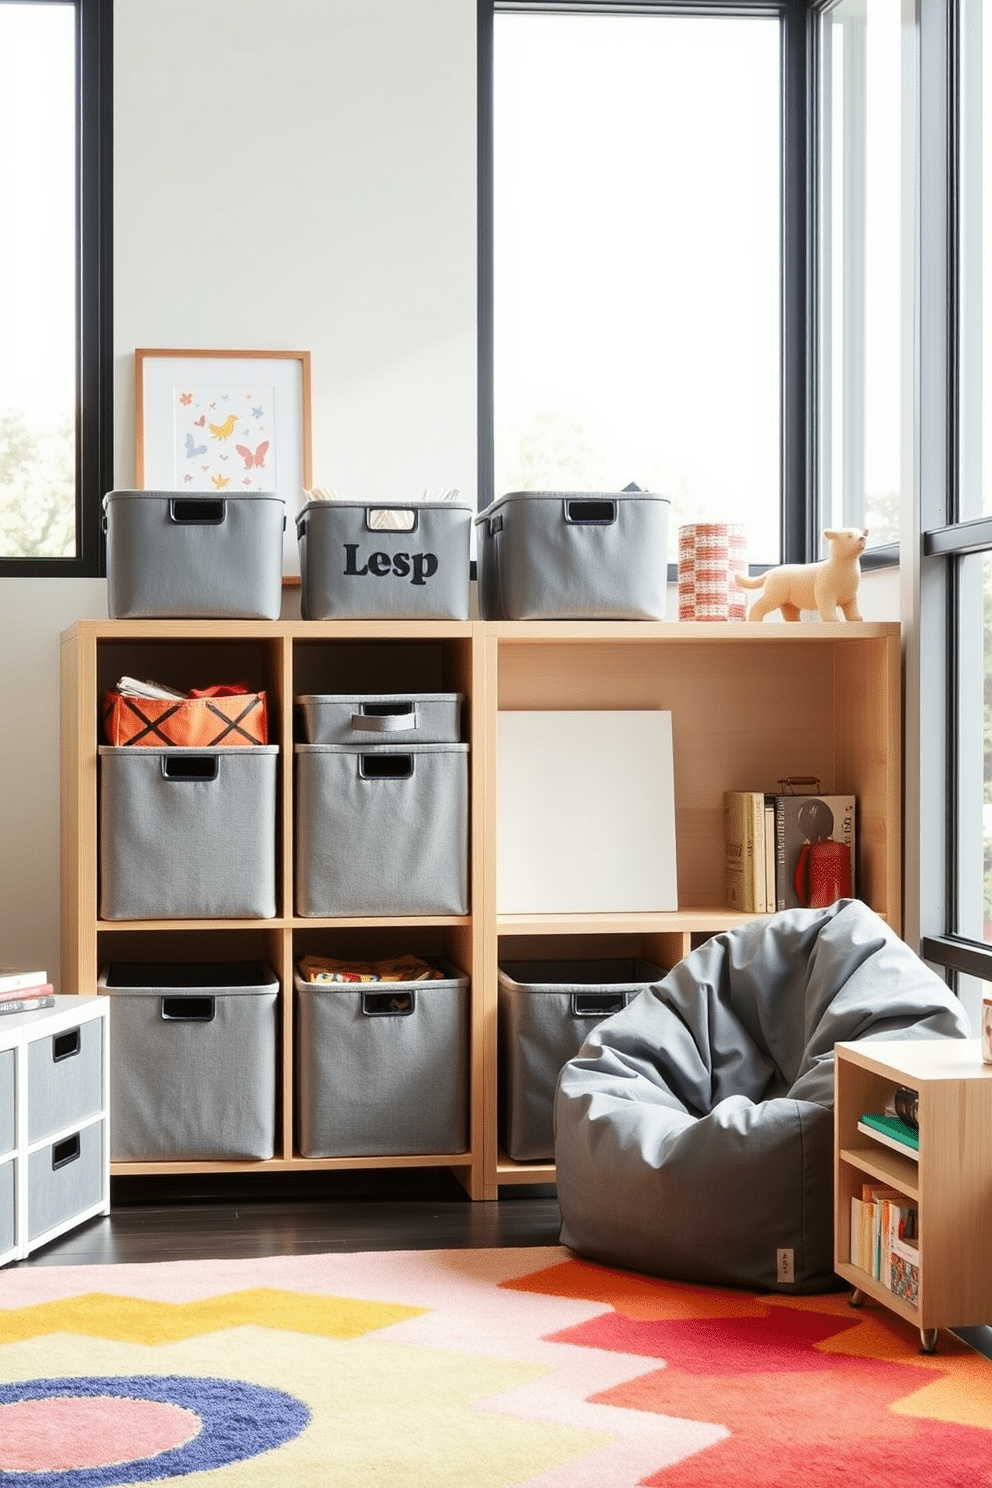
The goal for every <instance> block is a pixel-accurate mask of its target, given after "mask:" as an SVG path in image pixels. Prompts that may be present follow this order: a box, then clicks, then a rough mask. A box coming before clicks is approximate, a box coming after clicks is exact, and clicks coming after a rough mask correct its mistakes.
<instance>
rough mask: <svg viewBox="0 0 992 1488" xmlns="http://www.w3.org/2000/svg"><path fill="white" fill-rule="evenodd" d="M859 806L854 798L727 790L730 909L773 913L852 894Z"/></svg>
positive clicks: (725, 817) (725, 814)
mask: <svg viewBox="0 0 992 1488" xmlns="http://www.w3.org/2000/svg"><path fill="white" fill-rule="evenodd" d="M856 807H857V798H856V797H855V796H850V795H833V796H820V795H798V796H797V795H788V794H766V793H765V792H764V791H725V792H724V797H723V839H724V849H725V854H726V857H725V862H726V890H727V905H728V907H729V908H730V909H739V910H744V911H746V912H748V913H751V914H774V913H775V912H776V911H777V910H780V909H795V908H798V907H800V906H814V907H822V906H823V905H825V904H832V903H834V902H835V901H836V900H837V899H840V898H849V897H853V896H854V893H855V871H854V865H855V845H856V844H855V811H856Z"/></svg>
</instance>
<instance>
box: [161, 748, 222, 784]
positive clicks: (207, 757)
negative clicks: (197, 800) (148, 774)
mask: <svg viewBox="0 0 992 1488" xmlns="http://www.w3.org/2000/svg"><path fill="white" fill-rule="evenodd" d="M219 773H220V756H219V755H216V754H185V753H183V754H163V755H162V774H163V776H164V777H165V779H166V780H216V779H217V776H218V774H219Z"/></svg>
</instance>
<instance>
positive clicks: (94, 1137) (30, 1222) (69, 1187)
mask: <svg viewBox="0 0 992 1488" xmlns="http://www.w3.org/2000/svg"><path fill="white" fill-rule="evenodd" d="M105 1120H106V1118H104V1119H103V1120H101V1121H92V1122H90V1123H89V1124H88V1125H86V1126H82V1127H80V1128H79V1129H78V1131H73V1132H67V1133H64V1134H60V1135H59V1136H57V1137H54V1138H53V1139H52V1141H51V1142H46V1143H44V1144H43V1145H42V1146H40V1147H34V1148H32V1149H31V1151H30V1152H29V1153H28V1155H27V1159H26V1161H27V1165H28V1182H27V1194H28V1202H27V1239H28V1240H29V1241H31V1240H36V1239H37V1238H38V1236H39V1235H45V1234H47V1233H48V1231H49V1230H54V1229H56V1228H57V1227H58V1226H60V1225H65V1224H66V1223H67V1222H68V1221H69V1220H71V1219H73V1218H74V1217H75V1216H76V1215H80V1214H83V1213H85V1212H86V1211H87V1210H89V1211H90V1212H92V1211H93V1208H94V1205H97V1204H99V1203H100V1200H101V1198H102V1196H103V1194H104V1191H105V1184H104V1149H105V1141H106V1139H105V1134H104V1123H105ZM21 1160H22V1161H24V1160H25V1159H21Z"/></svg>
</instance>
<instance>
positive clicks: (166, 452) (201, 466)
mask: <svg viewBox="0 0 992 1488" xmlns="http://www.w3.org/2000/svg"><path fill="white" fill-rule="evenodd" d="M134 383H135V388H134V420H135V442H134V451H135V458H134V467H135V487H136V489H138V490H152V491H196V490H200V491H209V492H210V493H211V494H216V493H217V492H218V491H226V492H228V494H230V495H235V494H237V493H238V492H246V491H253V490H254V491H274V492H275V493H276V494H277V495H279V496H282V497H283V499H284V500H285V502H286V533H285V538H284V556H283V576H284V578H286V579H288V580H290V581H293V582H295V581H298V579H299V573H300V562H299V547H298V543H297V537H296V520H295V519H296V513H297V512H298V511H299V510H300V508H301V506H302V504H303V493H304V492H305V491H307V490H309V489H310V487H311V485H312V483H313V470H312V458H313V456H312V442H311V426H310V353H309V351H217V350H204V349H199V348H196V349H191V348H186V349H179V350H172V349H166V348H159V347H139V348H137V349H136V350H135V353H134Z"/></svg>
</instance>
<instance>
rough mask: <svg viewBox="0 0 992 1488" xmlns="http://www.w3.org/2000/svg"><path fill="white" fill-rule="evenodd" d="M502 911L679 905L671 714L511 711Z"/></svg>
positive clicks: (501, 840) (501, 826)
mask: <svg viewBox="0 0 992 1488" xmlns="http://www.w3.org/2000/svg"><path fill="white" fill-rule="evenodd" d="M497 741H498V754H497V761H496V770H497V821H496V830H497V835H496V909H497V912H498V913H499V914H549V913H564V914H567V913H576V914H590V913H612V912H635V911H648V912H650V911H659V910H670V909H677V908H678V882H677V876H676V856H675V790H674V771H673V765H672V715H671V713H668V712H662V711H658V710H649V711H641V712H612V711H595V712H554V713H544V712H501V713H499V715H498V718H497Z"/></svg>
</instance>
